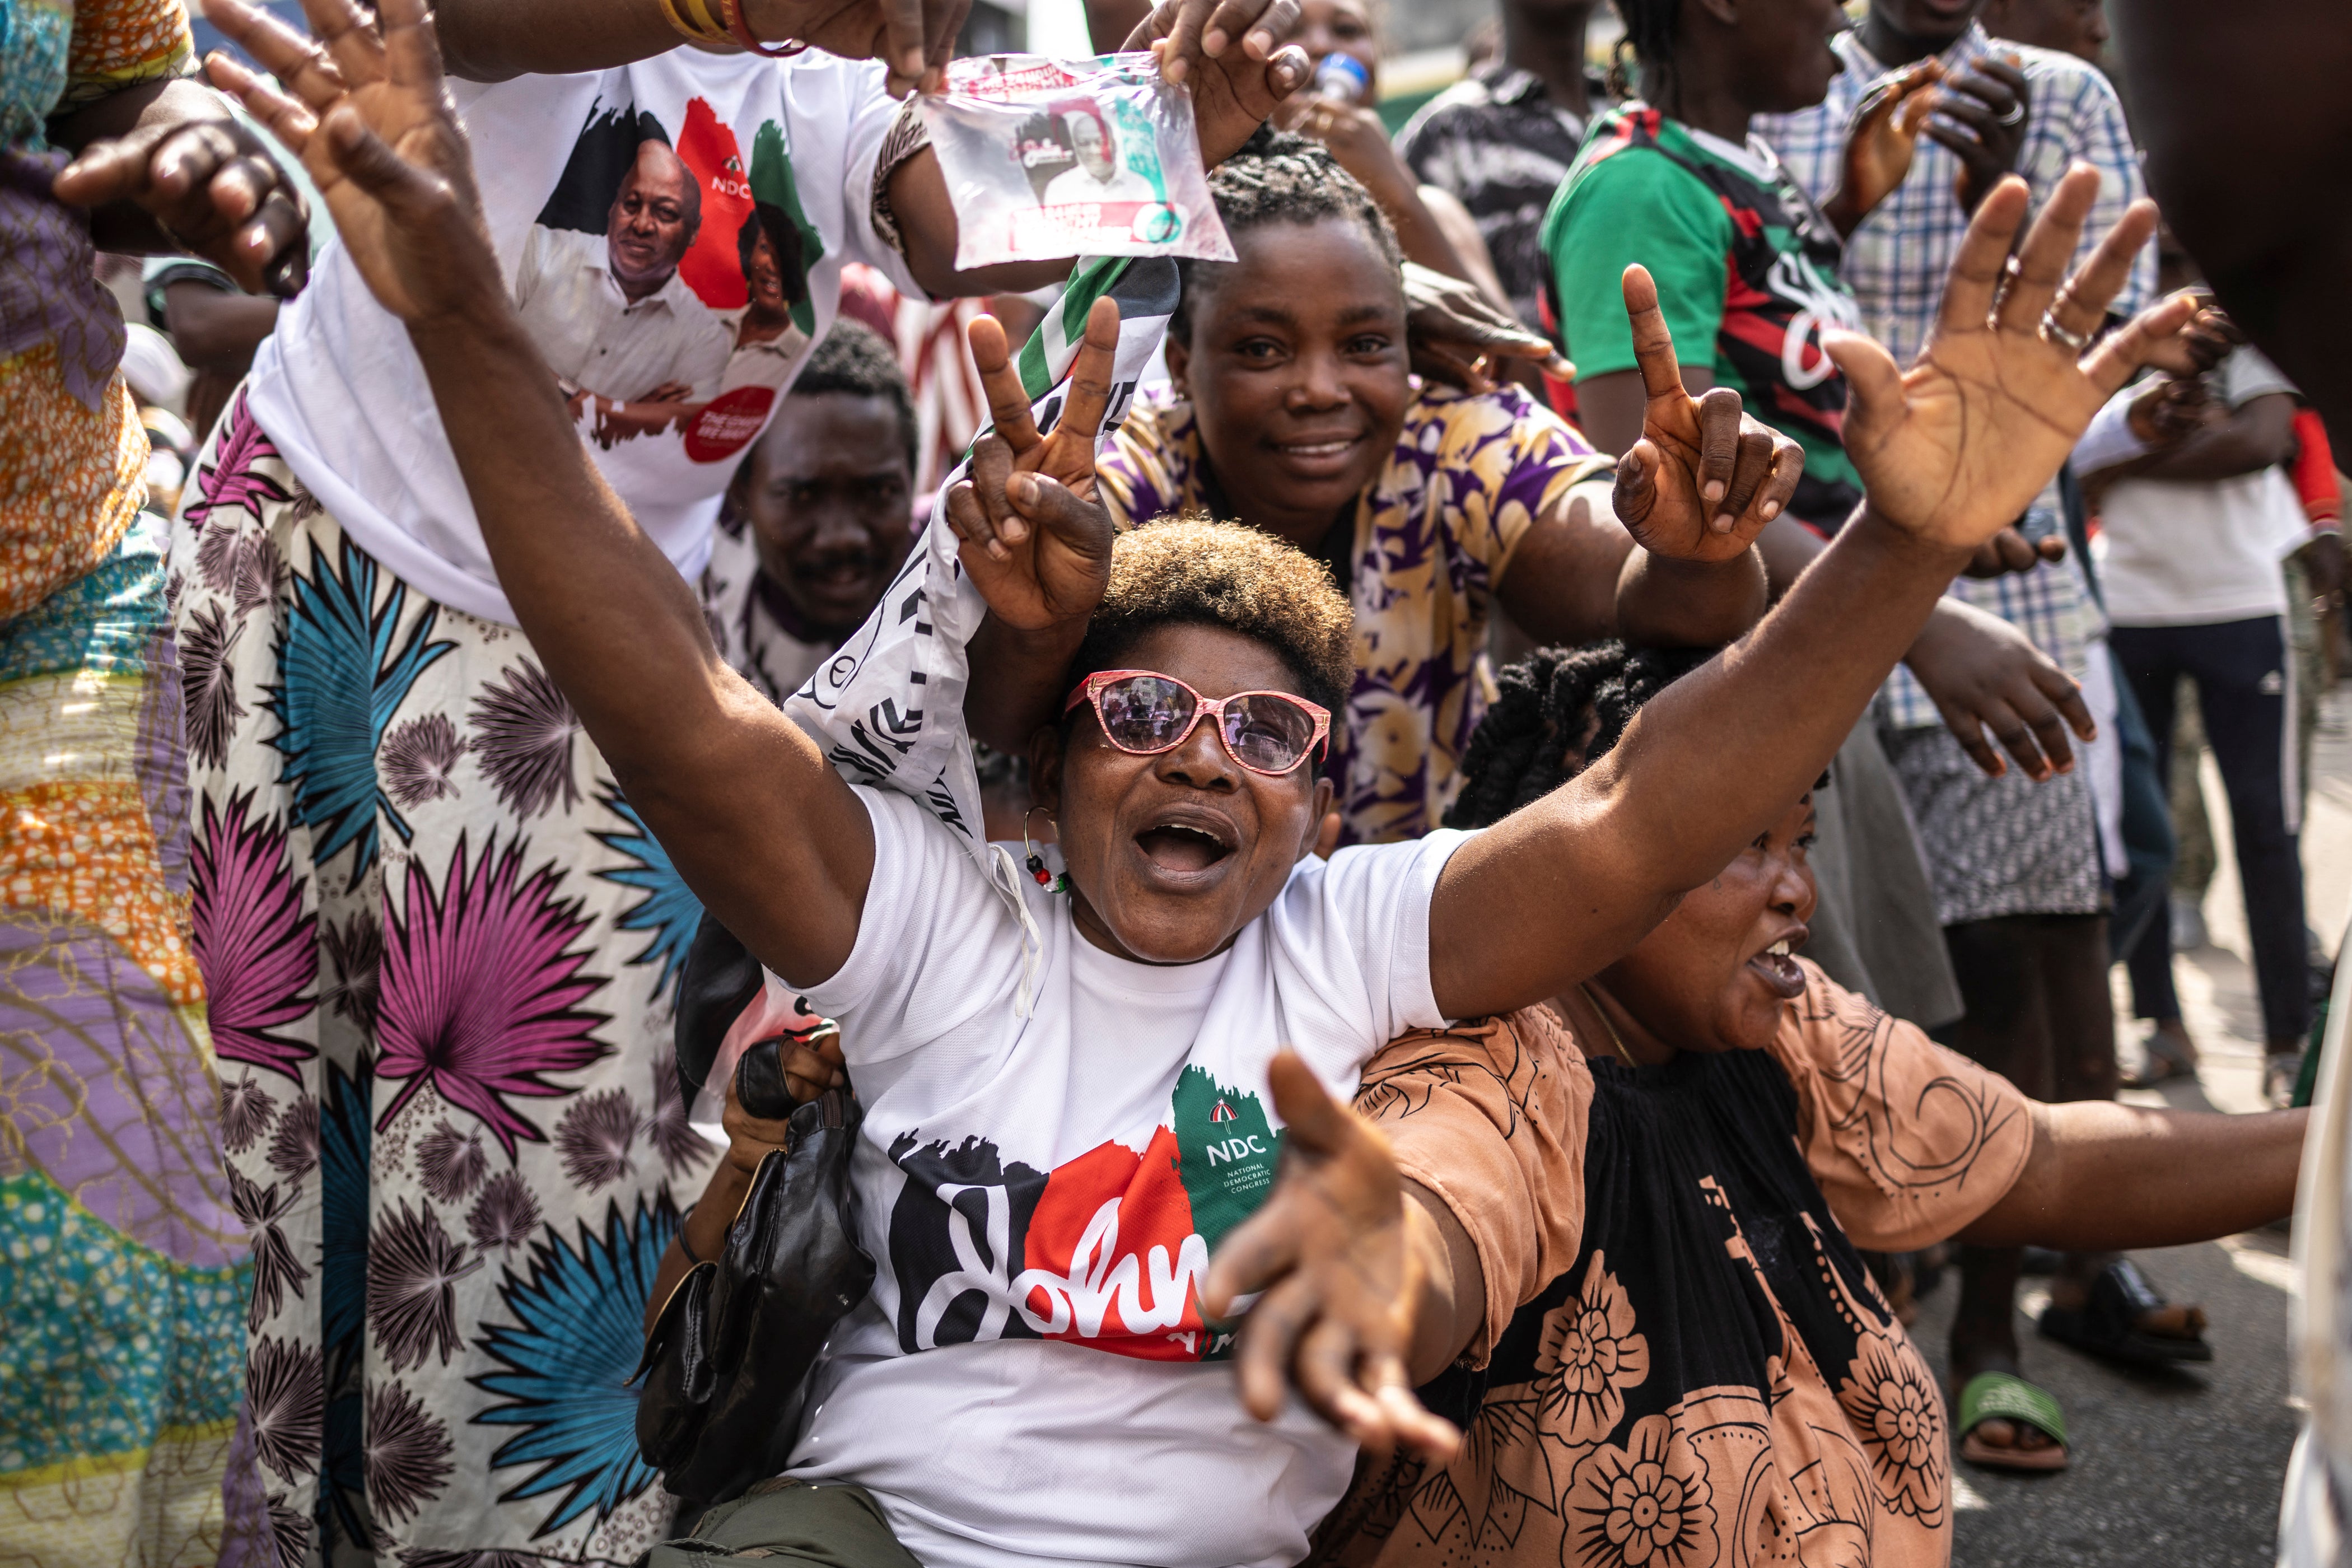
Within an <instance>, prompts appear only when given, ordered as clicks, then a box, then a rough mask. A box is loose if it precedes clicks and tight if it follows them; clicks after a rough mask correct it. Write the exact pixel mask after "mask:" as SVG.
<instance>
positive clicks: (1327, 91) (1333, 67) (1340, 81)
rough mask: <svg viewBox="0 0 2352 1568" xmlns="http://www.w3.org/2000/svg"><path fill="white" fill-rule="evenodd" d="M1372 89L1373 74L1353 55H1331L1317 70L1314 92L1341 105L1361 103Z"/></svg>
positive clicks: (1325, 57)
mask: <svg viewBox="0 0 2352 1568" xmlns="http://www.w3.org/2000/svg"><path fill="white" fill-rule="evenodd" d="M1371 89H1372V73H1371V72H1370V71H1368V70H1366V69H1365V68H1364V62H1363V61H1361V60H1360V59H1358V58H1356V57H1355V56H1353V55H1341V54H1329V55H1325V56H1324V57H1323V59H1322V62H1321V63H1320V64H1318V66H1317V67H1316V68H1315V84H1314V88H1313V89H1312V90H1314V91H1315V92H1316V93H1318V95H1320V96H1321V97H1324V98H1328V99H1335V100H1338V101H1339V102H1341V103H1361V102H1362V101H1363V100H1364V98H1365V95H1366V94H1368V93H1370V91H1371Z"/></svg>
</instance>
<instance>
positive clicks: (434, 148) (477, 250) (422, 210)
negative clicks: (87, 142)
mask: <svg viewBox="0 0 2352 1568" xmlns="http://www.w3.org/2000/svg"><path fill="white" fill-rule="evenodd" d="M302 11H303V15H304V16H306V17H307V18H308V19H309V21H310V30H311V31H312V32H313V33H314V34H316V35H317V40H316V41H313V40H312V39H310V38H306V37H303V36H302V35H301V34H299V33H297V32H296V31H294V29H292V28H291V27H289V26H286V25H285V24H284V23H282V22H279V21H278V20H277V19H276V18H275V17H273V16H269V15H268V14H267V13H265V12H263V11H260V10H257V9H256V8H255V7H254V6H251V5H247V4H246V3H245V0H205V16H207V17H209V18H210V19H211V21H212V23H213V25H214V26H216V27H218V28H219V29H220V30H221V31H222V32H223V33H225V34H226V35H227V36H228V37H231V38H233V39H235V40H236V42H237V43H239V44H241V45H243V46H244V47H245V48H246V49H247V52H249V53H250V54H251V55H252V56H253V58H256V59H257V60H259V61H260V62H261V63H262V64H263V65H265V66H267V67H268V68H269V69H270V70H271V71H272V72H273V73H274V74H275V75H276V76H277V78H278V81H279V82H280V83H282V84H283V85H284V89H285V90H283V91H281V90H279V89H278V88H276V87H273V86H271V85H270V84H269V83H268V82H267V81H265V80H263V79H261V78H260V77H257V76H256V75H255V74H254V73H253V72H252V71H250V70H247V68H245V67H243V66H242V65H239V64H238V63H237V62H236V60H234V59H232V58H229V57H228V56H227V55H226V54H222V53H220V52H218V51H215V53H214V54H213V55H212V57H211V58H210V59H209V60H208V61H207V62H206V63H207V65H208V67H209V68H210V69H211V72H212V79H213V80H214V81H215V82H216V83H218V84H219V85H220V86H221V87H222V88H223V89H225V90H226V91H229V92H233V93H235V94H236V96H237V98H238V99H239V100H242V101H243V102H244V104H245V106H246V108H247V110H250V111H251V112H252V114H253V116H254V118H256V119H257V120H259V121H261V122H262V123H263V124H264V125H267V126H268V127H269V131H270V133H271V134H272V135H274V136H276V137H277V138H278V141H280V142H284V143H285V144H286V147H287V149H288V151H289V152H291V153H294V155H295V156H297V157H299V158H300V159H301V160H302V166H303V167H304V168H305V169H307V170H309V171H310V179H311V181H312V183H313V184H316V185H317V186H318V187H319V194H320V196H322V197H324V198H325V200H326V203H327V210H328V211H329V212H330V213H331V214H332V215H333V216H334V220H335V232H336V233H337V234H338V235H339V236H340V237H341V239H342V242H343V245H344V247H345V248H346V249H347V250H349V251H350V252H351V257H352V262H353V264H355V265H356V266H357V267H358V268H359V270H360V276H361V277H362V278H363V279H366V281H367V286H368V289H369V290H370V291H371V292H372V293H373V294H374V295H375V297H376V299H377V300H379V301H381V302H382V303H383V307H384V309H386V310H390V311H391V312H392V313H393V314H394V315H395V316H397V317H399V318H400V319H401V320H402V321H405V322H407V323H409V324H410V325H412V326H414V325H415V324H417V323H418V322H421V321H432V320H441V319H446V320H452V321H454V320H457V319H461V318H463V317H464V316H466V315H467V313H468V312H469V311H470V310H473V309H475V308H476V307H478V306H479V305H480V304H482V303H483V302H484V301H486V300H490V299H503V297H504V294H505V283H504V281H503V280H502V279H501V278H500V276H499V264H498V257H497V255H496V253H495V252H493V251H492V249H491V248H490V240H489V235H488V232H487V231H486V230H485V229H484V228H483V226H482V207H481V198H480V197H479V196H478V195H477V194H476V192H475V189H474V169H473V164H472V163H471V161H470V160H469V159H468V158H467V153H466V138H465V133H464V132H462V131H460V130H459V129H458V127H457V111H456V110H455V109H454V108H453V107H452V106H451V104H450V101H449V93H448V89H447V86H446V84H445V83H444V81H443V80H442V74H441V48H440V44H439V42H438V40H437V39H436V36H435V34H434V30H433V18H432V16H431V14H430V13H429V12H428V11H427V10H426V8H425V0H382V3H381V4H380V5H379V6H378V7H377V10H376V18H377V20H376V21H371V20H370V19H369V17H368V16H367V15H366V14H365V13H363V12H362V11H361V10H360V8H359V7H358V5H355V4H353V0H302ZM379 22H380V24H381V30H380V31H379V27H378V23H379Z"/></svg>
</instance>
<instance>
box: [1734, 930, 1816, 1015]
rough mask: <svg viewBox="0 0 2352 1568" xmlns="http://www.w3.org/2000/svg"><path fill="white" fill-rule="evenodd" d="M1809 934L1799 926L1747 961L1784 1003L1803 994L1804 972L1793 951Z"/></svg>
mask: <svg viewBox="0 0 2352 1568" xmlns="http://www.w3.org/2000/svg"><path fill="white" fill-rule="evenodd" d="M1811 934H1812V933H1811V931H1807V930H1806V929H1805V928H1804V927H1803V926H1798V927H1797V928H1795V929H1794V930H1793V931H1789V932H1788V933H1787V934H1786V935H1784V936H1782V937H1781V938H1780V941H1778V942H1774V943H1773V944H1772V945H1771V946H1769V947H1768V948H1766V949H1765V950H1764V951H1763V952H1759V953H1758V954H1757V955H1756V956H1755V957H1753V958H1751V959H1749V960H1748V968H1749V969H1750V970H1752V971H1754V972H1755V973H1756V974H1757V976H1758V977H1759V979H1761V980H1762V981H1763V982H1764V984H1767V985H1769V986H1770V987H1771V988H1772V991H1773V994H1776V995H1778V996H1779V997H1780V999H1781V1000H1782V1001H1784V1002H1791V1001H1794V1000H1795V999H1796V998H1798V997H1800V996H1802V995H1803V994H1805V972H1804V970H1803V969H1802V968H1801V967H1800V966H1799V965H1798V963H1797V961H1796V958H1795V957H1794V956H1793V954H1794V952H1795V950H1796V949H1798V948H1800V947H1802V946H1803V945H1804V944H1805V938H1807V937H1808V936H1811Z"/></svg>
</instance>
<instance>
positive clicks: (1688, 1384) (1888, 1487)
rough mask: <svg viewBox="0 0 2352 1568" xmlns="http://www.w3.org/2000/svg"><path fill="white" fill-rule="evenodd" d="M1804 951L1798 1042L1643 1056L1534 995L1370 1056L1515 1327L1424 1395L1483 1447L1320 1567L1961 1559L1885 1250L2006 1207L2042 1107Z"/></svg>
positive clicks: (1367, 1505) (1361, 1514)
mask: <svg viewBox="0 0 2352 1568" xmlns="http://www.w3.org/2000/svg"><path fill="white" fill-rule="evenodd" d="M1805 968H1806V975H1807V980H1808V985H1807V988H1806V992H1805V994H1804V995H1803V996H1802V997H1801V998H1799V999H1798V1000H1797V1001H1796V1002H1795V1003H1793V1004H1791V1005H1790V1013H1789V1016H1788V1018H1787V1021H1786V1022H1785V1023H1784V1024H1783V1026H1782V1027H1781V1030H1780V1036H1779V1037H1778V1038H1777V1039H1775V1040H1774V1041H1773V1043H1772V1046H1771V1047H1770V1049H1769V1050H1764V1051H1739V1052H1733V1053H1728V1054H1726V1055H1720V1056H1709V1055H1696V1054H1686V1055H1684V1056H1682V1057H1679V1058H1676V1059H1675V1060H1674V1061H1672V1062H1669V1063H1667V1064H1666V1065H1665V1066H1664V1067H1659V1068H1639V1069H1628V1068H1622V1067H1620V1066H1618V1065H1617V1064H1616V1063H1614V1062H1609V1061H1595V1062H1591V1063H1588V1062H1587V1061H1586V1060H1585V1059H1584V1058H1583V1056H1582V1054H1581V1052H1580V1050H1579V1049H1578V1047H1577V1046H1576V1044H1575V1042H1574V1041H1573V1040H1572V1039H1570V1037H1569V1036H1568V1035H1567V1033H1566V1032H1565V1031H1564V1030H1562V1029H1561V1028H1560V1027H1559V1026H1558V1024H1557V1023H1556V1022H1554V1021H1553V1019H1552V1018H1551V1016H1550V1015H1549V1014H1541V1013H1523V1014H1518V1015H1515V1016H1512V1017H1511V1018H1508V1019H1498V1020H1490V1021H1488V1022H1486V1023H1485V1024H1481V1025H1475V1026H1465V1027H1464V1028H1462V1029H1459V1030H1456V1031H1454V1032H1452V1033H1448V1034H1431V1035H1417V1036H1408V1037H1404V1038H1403V1039H1401V1040H1399V1041H1397V1042H1396V1043H1395V1044H1394V1045H1392V1046H1391V1047H1389V1049H1388V1050H1387V1052H1386V1053H1384V1054H1383V1055H1382V1056H1381V1057H1380V1058H1376V1059H1375V1060H1374V1061H1373V1063H1372V1064H1371V1065H1370V1067H1368V1068H1366V1069H1365V1072H1364V1083H1363V1089H1362V1090H1361V1092H1360V1094H1359V1096H1358V1100H1357V1107H1358V1109H1359V1110H1363V1111H1365V1112H1366V1113H1367V1114H1369V1115H1370V1116H1372V1117H1373V1118H1374V1119H1376V1120H1378V1121H1381V1124H1382V1128H1383V1131H1386V1132H1387V1134H1388V1136H1389V1138H1390V1140H1391V1143H1392V1144H1393V1146H1394V1147H1395V1149H1396V1151H1397V1154H1398V1159H1399V1163H1400V1164H1401V1165H1402V1167H1403V1169H1404V1171H1405V1173H1406V1174H1407V1175H1409V1176H1411V1177H1412V1179H1413V1180H1414V1181H1417V1182H1419V1183H1421V1184H1423V1185H1424V1186H1426V1187H1428V1188H1429V1189H1431V1190H1432V1191H1433V1192H1434V1193H1436V1194H1439V1196H1440V1197H1442V1198H1443V1199H1444V1202H1445V1203H1446V1205H1447V1206H1448V1207H1449V1208H1450V1209H1452V1210H1453V1212H1454V1215H1455V1216H1456V1217H1457V1218H1459V1219H1460V1220H1461V1222H1462V1224H1463V1226H1464V1227H1465V1229H1466V1230H1467V1231H1468V1233H1469V1235H1470V1237H1471V1240H1472V1242H1473V1243H1474V1244H1475V1246H1476V1247H1477V1249H1478V1256H1479V1261H1480V1264H1481V1265H1482V1267H1483V1268H1484V1269H1485V1273H1486V1295H1487V1302H1486V1320H1485V1322H1486V1326H1485V1328H1484V1329H1482V1331H1481V1332H1480V1335H1479V1338H1478V1339H1477V1341H1476V1342H1474V1343H1473V1344H1472V1345H1471V1346H1470V1350H1469V1353H1468V1354H1467V1355H1466V1356H1465V1357H1464V1360H1463V1363H1461V1364H1460V1365H1458V1366H1456V1367H1455V1368H1454V1369H1453V1370H1452V1371H1449V1372H1448V1373H1445V1374H1444V1376H1443V1377H1441V1378H1440V1379H1439V1380H1438V1381H1437V1382H1436V1383H1435V1384H1432V1385H1431V1386H1429V1387H1427V1388H1424V1389H1423V1391H1422V1394H1423V1398H1424V1399H1426V1400H1428V1401H1430V1403H1431V1405H1432V1407H1433V1408H1434V1409H1436V1410H1438V1411H1439V1413H1440V1414H1443V1415H1448V1416H1450V1417H1451V1418H1452V1419H1454V1420H1455V1421H1457V1422H1459V1423H1460V1424H1461V1425H1462V1426H1463V1428H1464V1430H1465V1433H1466V1435H1467V1438H1468V1440H1467V1441H1466V1442H1465V1444H1464V1445H1463V1447H1462V1451H1461V1453H1460V1455H1459V1456H1458V1457H1457V1458H1455V1459H1454V1461H1453V1463H1451V1464H1450V1465H1448V1466H1446V1467H1444V1468H1442V1469H1433V1468H1429V1467H1427V1466H1426V1465H1424V1464H1423V1462H1422V1461H1420V1460H1417V1459H1401V1460H1397V1461H1394V1462H1392V1463H1389V1464H1385V1465H1381V1466H1370V1467H1366V1468H1364V1469H1362V1470H1360V1473H1359V1475H1358V1478H1357V1483H1356V1485H1355V1487H1354V1488H1353V1489H1352V1490H1351V1491H1350V1492H1349V1496H1348V1498H1347V1499H1346V1500H1344V1501H1342V1502H1341V1504H1340V1505H1339V1508H1338V1509H1337V1510H1334V1511H1333V1512H1332V1514H1331V1516H1330V1518H1329V1519H1328V1521H1326V1522H1325V1525H1324V1527H1323V1530H1322V1531H1321V1532H1320V1534H1319V1536H1318V1542H1317V1552H1316V1554H1315V1557H1314V1559H1313V1561H1315V1562H1317V1563H1345V1564H1349V1565H1351V1568H1355V1565H1363V1564H1375V1563H1376V1564H1378V1565H1379V1568H1438V1565H1439V1564H1444V1565H1446V1568H1468V1565H1472V1564H1492V1565H1496V1568H1522V1565H1524V1568H1538V1565H1540V1568H1716V1565H1717V1564H1722V1565H1724V1568H1730V1565H1731V1564H1734V1563H1756V1564H1762V1563H1792V1564H1793V1563H1840V1564H1846V1565H1849V1568H1872V1565H1875V1568H1933V1565H1937V1564H1941V1563H1947V1562H1948V1561H1949V1559H1950V1556H1951V1539H1952V1538H1951V1456H1950V1436H1949V1434H1948V1431H1947V1430H1946V1426H1945V1420H1944V1411H1943V1402H1942V1399H1941V1397H1940V1396H1939V1394H1937V1388H1936V1385H1935V1381H1934V1378H1933V1376H1932V1375H1931V1374H1930V1373H1929V1372H1928V1369H1927V1363H1926V1362H1925V1361H1924V1360H1923V1359H1922V1358H1921V1357H1920V1355H1919V1352H1918V1350H1917V1348H1916V1346H1914V1345H1913V1344H1912V1342H1911V1341H1910V1339H1909V1338H1908V1336H1906V1334H1905V1333H1904V1331H1903V1327H1902V1325H1901V1324H1900V1323H1898V1322H1896V1321H1895V1315H1894V1312H1893V1311H1892V1310H1890V1309H1889V1308H1888V1306H1887V1304H1886V1302H1885V1299H1884V1298H1883V1297H1881V1296H1880V1295H1879V1293H1878V1289H1877V1287H1876V1286H1875V1285H1874V1283H1873V1282H1872V1280H1871V1279H1870V1276H1869V1274H1868V1272H1867V1271H1866V1270H1865V1269H1864V1267H1863V1264H1862V1259H1861V1258H1860V1257H1859V1255H1858V1254H1857V1253H1856V1251H1855V1248H1856V1247H1874V1248H1885V1249H1887V1250H1900V1249H1903V1248H1907V1247H1917V1246H1920V1245H1923V1244H1924V1243H1926V1242H1927V1241H1929V1240H1933V1239H1937V1238H1940V1237H1947V1236H1949V1235H1951V1234H1953V1233H1954V1232H1955V1231H1958V1230H1960V1229H1962V1228H1964V1227H1966V1226H1967V1225H1968V1224H1969V1222H1970V1221H1971V1220H1973V1219H1975V1218H1976V1217H1977V1216H1978V1215H1981V1214H1983V1213H1984V1212H1985V1211H1986V1210H1987V1209H1989V1208H1990V1207H1991V1206H1992V1205H1994V1204H1995V1203H1996V1202H1998V1201H1999V1200H2000V1197H2001V1195H2002V1194H2005V1193H2006V1192H2008V1190H2009V1189H2010V1187H2011V1185H2012V1184H2014V1183H2015V1182H2016V1180H2017V1178H2018V1175H2019V1173H2021V1171H2022V1170H2023V1169H2024V1166H2025V1160H2026V1156H2027V1155H2028V1153H2029V1152H2031V1150H2032V1118H2031V1116H2030V1114H2029V1107H2028V1102H2027V1101H2026V1100H2025V1099H2024V1097H2023V1096H2021V1094H2019V1092H2018V1091H2017V1089H2015V1088H2013V1087H2012V1086H2011V1084H2010V1083H2009V1082H2008V1081H2007V1080H2006V1079H2000V1078H1998V1077H1995V1076H1994V1075H1992V1074H1990V1073H1988V1072H1986V1071H1985V1070H1984V1069H1983V1068H1979V1067H1978V1066H1977V1065H1976V1064H1974V1063H1973V1062H1970V1061H1969V1060H1968V1059H1967V1058H1963V1057H1960V1056H1958V1055H1956V1054H1955V1053H1953V1052H1950V1051H1948V1050H1946V1049H1944V1048H1943V1047H1940V1046H1937V1045H1936V1044H1934V1043H1933V1042H1931V1041H1930V1040H1928V1038H1927V1037H1926V1036H1925V1035H1924V1034H1922V1033H1921V1032H1920V1031H1919V1030H1918V1029H1917V1028H1916V1027H1915V1026H1912V1025H1909V1024H1906V1023H1904V1022H1902V1021H1900V1020H1898V1019H1894V1018H1890V1017H1888V1016H1886V1015H1885V1014H1884V1013H1881V1012H1879V1011H1878V1010H1877V1009H1875V1008H1874V1007H1872V1006H1871V1005H1869V1004H1868V1003H1866V1002H1864V1000H1863V999H1862V998H1861V997H1859V996H1856V995H1854V994H1853V993H1851V992H1847V991H1843V990H1840V989H1839V988H1838V987H1837V986H1836V985H1834V984H1832V983H1831V982H1830V981H1829V980H1827V979H1826V978H1825V977H1823V976H1822V973H1821V972H1820V971H1819V970H1818V969H1815V968H1813V967H1812V965H1811V964H1810V963H1808V964H1806V965H1805ZM1474 1369H1475V1370H1474Z"/></svg>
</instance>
